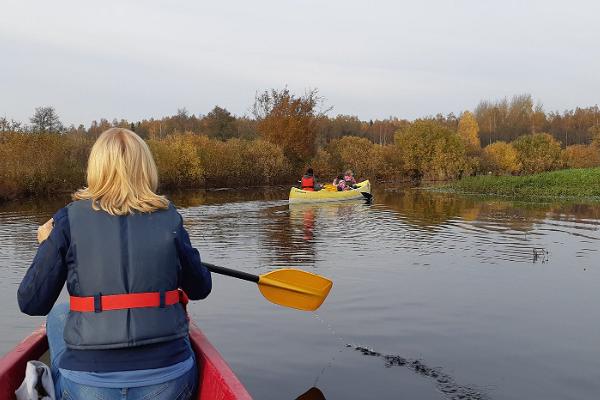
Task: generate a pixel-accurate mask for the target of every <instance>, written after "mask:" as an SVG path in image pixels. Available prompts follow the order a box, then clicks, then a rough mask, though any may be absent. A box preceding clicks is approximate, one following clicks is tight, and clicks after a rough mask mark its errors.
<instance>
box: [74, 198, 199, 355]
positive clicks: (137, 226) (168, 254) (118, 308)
mask: <svg viewBox="0 0 600 400" xmlns="http://www.w3.org/2000/svg"><path fill="white" fill-rule="evenodd" d="M67 210H68V218H69V225H70V231H71V247H72V250H73V254H74V257H75V260H74V263H73V264H72V265H71V266H70V267H69V270H68V275H67V290H68V291H69V294H70V295H71V311H70V312H69V315H68V317H67V321H66V325H65V330H64V339H65V342H66V344H67V346H68V347H69V348H72V349H80V350H92V349H115V348H123V347H134V346H141V345H145V344H151V343H159V342H166V341H169V340H174V339H178V338H181V337H184V336H185V335H187V334H188V320H187V316H186V312H185V310H184V306H183V304H182V302H181V301H180V299H179V294H178V292H177V289H178V286H179V278H178V277H179V275H180V269H181V266H180V263H179V258H178V255H177V248H176V244H175V238H176V235H177V229H178V227H179V224H180V221H181V217H180V216H179V214H178V213H177V210H176V209H175V207H174V206H173V205H172V204H170V205H169V208H168V209H166V210H159V211H155V212H152V213H138V214H130V215H125V216H113V215H110V214H108V213H106V212H104V211H96V210H93V209H92V204H91V201H90V200H82V201H76V202H74V203H71V204H70V205H69V206H68V207H67ZM150 300H152V301H150Z"/></svg>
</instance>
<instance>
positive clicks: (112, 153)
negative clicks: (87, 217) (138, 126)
mask: <svg viewBox="0 0 600 400" xmlns="http://www.w3.org/2000/svg"><path fill="white" fill-rule="evenodd" d="M157 187H158V172H157V170H156V164H155V163H154V159H153V158H152V153H150V149H149V148H148V145H147V144H146V142H144V140H143V139H142V138H141V137H139V136H138V135H136V134H135V133H133V132H132V131H130V130H129V129H124V128H111V129H108V130H106V131H104V132H103V133H102V134H101V135H100V136H99V137H98V140H96V143H94V146H93V147H92V151H91V152H90V158H89V159H88V167H87V187H84V188H82V189H79V190H78V191H77V192H75V193H74V194H73V199H75V200H88V199H91V200H92V207H93V208H94V209H95V210H100V209H101V210H104V211H106V212H107V213H109V214H111V215H126V214H131V213H134V212H143V213H145V212H152V211H156V210H158V209H166V208H168V207H169V201H168V200H167V199H166V198H165V197H164V196H159V195H157V194H156V193H155V192H156V189H157Z"/></svg>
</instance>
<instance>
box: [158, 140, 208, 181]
mask: <svg viewBox="0 0 600 400" xmlns="http://www.w3.org/2000/svg"><path fill="white" fill-rule="evenodd" d="M148 145H149V146H150V149H151V151H152V154H153V156H154V160H155V162H156V166H157V168H158V174H159V180H160V185H161V187H167V188H174V187H194V186H198V185H200V184H201V183H203V182H204V179H203V171H202V166H201V165H200V160H199V159H198V156H197V154H196V147H195V146H194V143H193V138H192V135H189V134H187V135H173V136H169V137H167V138H166V139H164V140H155V139H152V140H149V141H148Z"/></svg>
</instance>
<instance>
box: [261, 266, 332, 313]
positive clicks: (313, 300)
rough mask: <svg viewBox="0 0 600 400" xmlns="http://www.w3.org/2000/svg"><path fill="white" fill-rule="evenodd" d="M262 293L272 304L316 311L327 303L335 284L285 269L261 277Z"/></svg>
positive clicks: (295, 270) (324, 279) (308, 274)
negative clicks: (326, 300) (324, 302)
mask: <svg viewBox="0 0 600 400" xmlns="http://www.w3.org/2000/svg"><path fill="white" fill-rule="evenodd" d="M259 278H260V279H259V281H258V288H259V289H260V292H261V293H262V294H263V296H265V297H266V298H267V300H269V301H270V302H272V303H275V304H279V305H280V306H284V307H291V308H296V309H298V310H304V311H314V310H316V309H317V308H319V306H320V305H321V304H323V301H325V298H326V297H327V295H328V294H329V291H330V290H331V286H333V282H332V281H330V280H329V279H327V278H323V277H322V276H319V275H316V274H311V273H310V272H306V271H301V270H299V269H291V268H284V269H278V270H276V271H271V272H269V273H267V274H264V275H261V276H260V277H259Z"/></svg>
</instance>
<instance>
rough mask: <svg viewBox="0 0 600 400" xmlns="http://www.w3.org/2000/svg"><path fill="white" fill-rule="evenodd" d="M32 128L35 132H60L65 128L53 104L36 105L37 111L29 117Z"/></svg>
mask: <svg viewBox="0 0 600 400" xmlns="http://www.w3.org/2000/svg"><path fill="white" fill-rule="evenodd" d="M29 121H30V122H31V128H32V130H33V131H34V132H39V133H45V132H51V133H54V132H60V131H61V130H62V129H63V126H62V123H61V122H60V119H59V118H58V115H57V114H56V111H55V110H54V107H52V106H46V107H36V109H35V113H34V114H33V116H32V117H31V118H30V119H29Z"/></svg>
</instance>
